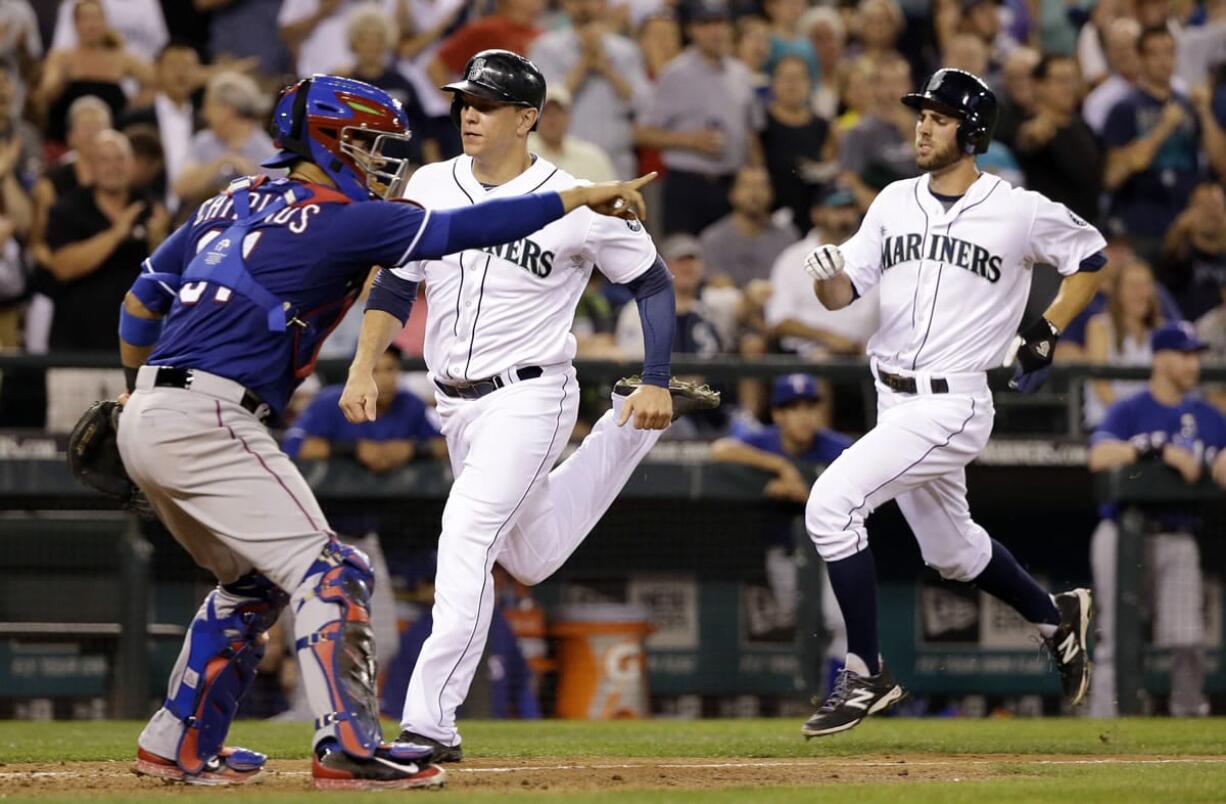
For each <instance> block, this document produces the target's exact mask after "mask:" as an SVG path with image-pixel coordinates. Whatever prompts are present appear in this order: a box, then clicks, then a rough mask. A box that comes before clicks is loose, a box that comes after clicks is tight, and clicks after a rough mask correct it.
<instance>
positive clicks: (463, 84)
mask: <svg viewBox="0 0 1226 804" xmlns="http://www.w3.org/2000/svg"><path fill="white" fill-rule="evenodd" d="M443 89H444V90H445V91H447V92H450V93H452V100H451V120H452V122H454V123H455V124H456V127H459V125H460V108H461V107H462V106H463V102H462V100H461V98H460V95H461V93H463V94H466V95H474V96H476V97H478V98H484V99H486V100H491V101H496V102H498V103H510V104H513V105H515V106H527V107H529V108H532V109H536V113H537V117H538V119H539V117H540V113H541V108H542V107H543V106H544V105H545V76H543V75H541V71H540V70H538V69H537V67H536V65H535V64H533V63H532V62H531V61H529V60H528V59H526V58H524V57H523V56H521V55H519V54H518V53H512V52H511V51H509V50H483V51H481V52H480V53H478V54H477V55H475V56H473V57H472V58H471V59H469V60H468V64H465V65H464V77H463V78H461V79H460V80H459V81H455V82H453V83H450V84H448V85H447V86H445V87H443ZM532 127H533V128H536V126H535V125H533V126H532Z"/></svg>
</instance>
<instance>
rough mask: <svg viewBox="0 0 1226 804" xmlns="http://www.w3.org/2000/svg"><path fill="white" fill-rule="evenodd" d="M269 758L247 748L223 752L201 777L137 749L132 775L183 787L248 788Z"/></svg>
mask: <svg viewBox="0 0 1226 804" xmlns="http://www.w3.org/2000/svg"><path fill="white" fill-rule="evenodd" d="M267 761H268V757H266V756H264V755H263V754H261V753H260V752H258V751H252V750H250V749H247V748H223V749H221V752H220V753H218V754H217V756H215V757H213V758H212V759H210V760H208V761H206V762H205V763H204V768H202V769H201V771H200V772H199V773H188V772H187V771H185V770H183V769H182V768H180V767H179V766H178V765H177V764H176V763H175V761H174V760H173V759H167V758H166V757H160V756H158V755H157V754H154V753H152V752H150V751H146V750H145V749H143V748H137V749H136V763H135V764H134V765H133V766H132V772H133V773H135V774H136V775H137V776H152V777H155V778H157V779H162V780H164V781H167V782H177V783H179V784H201V785H232V784H247V783H248V782H250V781H252V780H254V779H255V778H256V777H257V776H259V775H260V771H262V770H263V769H264V763H265V762H267Z"/></svg>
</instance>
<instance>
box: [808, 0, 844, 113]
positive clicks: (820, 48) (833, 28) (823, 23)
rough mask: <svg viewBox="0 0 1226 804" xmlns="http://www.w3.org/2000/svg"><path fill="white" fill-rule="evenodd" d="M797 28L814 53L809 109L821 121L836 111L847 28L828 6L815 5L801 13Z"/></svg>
mask: <svg viewBox="0 0 1226 804" xmlns="http://www.w3.org/2000/svg"><path fill="white" fill-rule="evenodd" d="M800 27H801V30H803V31H804V32H805V34H806V35H807V36H808V37H809V42H810V43H812V45H813V52H814V53H815V54H816V55H817V63H818V76H819V78H818V82H817V83H816V84H815V85H814V88H813V111H814V113H815V114H816V115H817V116H818V117H820V118H822V119H823V120H833V119H834V118H835V115H837V114H838V112H839V85H840V83H841V81H842V76H843V73H844V71H845V65H844V63H843V47H844V45H845V44H846V43H847V29H846V27H845V26H844V25H843V18H842V17H840V16H839V13H838V12H837V11H835V10H834V9H833V8H831V7H830V6H815V7H813V8H811V9H809V10H808V11H806V12H805V15H804V17H803V18H802V19H801V24H800Z"/></svg>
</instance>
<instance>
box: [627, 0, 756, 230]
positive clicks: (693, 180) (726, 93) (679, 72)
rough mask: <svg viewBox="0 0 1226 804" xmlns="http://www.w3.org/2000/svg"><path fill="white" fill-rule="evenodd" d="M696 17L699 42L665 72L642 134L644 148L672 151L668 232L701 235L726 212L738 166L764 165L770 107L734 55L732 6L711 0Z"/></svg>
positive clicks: (692, 28)
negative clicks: (765, 111) (765, 108)
mask: <svg viewBox="0 0 1226 804" xmlns="http://www.w3.org/2000/svg"><path fill="white" fill-rule="evenodd" d="M690 17H691V22H690V24H689V29H688V32H689V35H690V39H691V40H692V42H693V44H692V45H690V47H688V48H686V50H685V52H684V53H682V54H681V55H680V56H678V57H677V58H675V59H673V60H672V61H671V62H669V64H668V66H667V67H665V69H664V72H663V73H662V74H661V75H660V78H659V81H658V82H657V83H656V87H655V92H654V94H653V97H652V99H651V101H650V102H649V104H648V108H647V110H646V112H645V113H644V115H643V117H642V119H641V120H640V128H639V129H638V131H637V132H636V138H637V140H638V141H639V142H640V143H641V144H643V145H647V146H651V147H655V148H659V149H661V150H662V151H663V152H664V164H665V166H666V167H667V168H668V173H667V175H665V177H664V230H665V233H668V234H672V233H676V232H688V233H690V234H697V233H698V232H700V231H702V230H703V228H705V227H706V226H707V225H709V224H710V223H712V222H713V221H715V220H718V219H719V218H720V217H721V216H723V215H725V214H726V213H727V211H728V190H729V188H730V187H731V186H732V178H733V176H734V174H735V173H736V171H737V169H738V168H739V167H741V166H742V165H744V164H746V163H748V164H753V165H760V164H762V155H761V151H760V148H761V146H760V144H759V142H758V137H757V131H758V129H760V128H761V127H762V117H761V115H762V110H761V109H760V107H758V106H757V104H755V102H754V98H753V86H752V81H751V76H750V74H749V70H747V69H746V68H745V66H744V65H742V64H741V63H740V62H739V61H736V60H735V59H733V58H731V57H730V56H728V52H729V45H730V44H731V43H730V39H731V33H732V29H731V25H730V24H729V22H728V9H727V7H726V6H725V5H723V3H722V0H703V1H702V2H701V4H700V5H698V6H697V7H696V8H694V9H693V10H692V11H691V14H690Z"/></svg>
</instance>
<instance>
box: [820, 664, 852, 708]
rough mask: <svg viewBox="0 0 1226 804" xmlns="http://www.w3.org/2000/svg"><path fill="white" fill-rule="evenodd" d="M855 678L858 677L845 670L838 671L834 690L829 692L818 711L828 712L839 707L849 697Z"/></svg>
mask: <svg viewBox="0 0 1226 804" xmlns="http://www.w3.org/2000/svg"><path fill="white" fill-rule="evenodd" d="M857 678H859V676H857V675H856V674H855V673H853V672H851V671H850V670H848V669H846V668H844V669H842V670H840V671H839V675H838V676H837V678H836V679H835V682H834V689H833V690H831V692H830V697H828V698H827V699H826V701H825V702H824V703H823V704H822V705H821V706H820V707H819V708H818V711H819V712H830V711H833V710H834V709H837V708H838V707H839V706H841V705H842V704H843V703H844V702H845V701H846V700H847V697H848V696H849V695H851V690H852V687H854V686H855V683H856V679H857Z"/></svg>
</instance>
